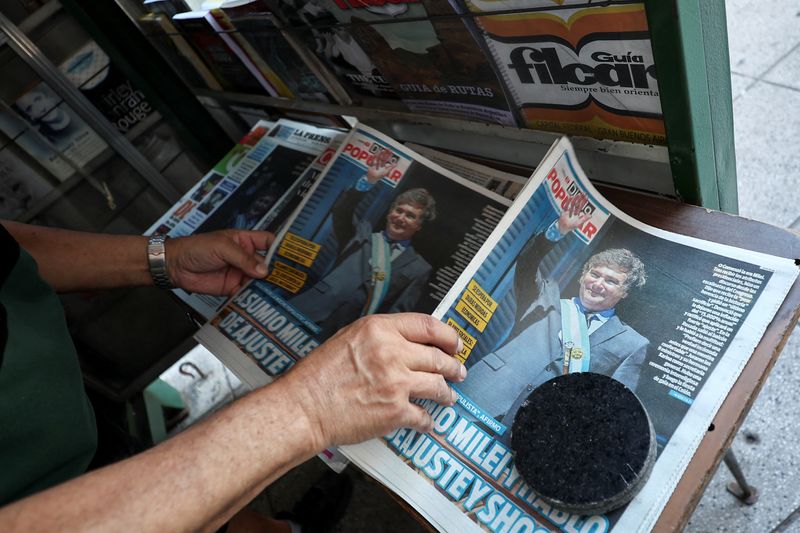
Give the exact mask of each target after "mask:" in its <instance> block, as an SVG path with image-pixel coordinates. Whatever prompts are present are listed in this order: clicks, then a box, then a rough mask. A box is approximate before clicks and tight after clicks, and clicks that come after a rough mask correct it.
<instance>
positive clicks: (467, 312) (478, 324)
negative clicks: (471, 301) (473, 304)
mask: <svg viewBox="0 0 800 533" xmlns="http://www.w3.org/2000/svg"><path fill="white" fill-rule="evenodd" d="M455 310H456V313H458V314H459V315H461V316H463V317H464V318H465V319H467V322H469V323H470V324H472V325H473V326H475V328H476V329H477V330H478V331H480V332H481V333H483V330H484V329H486V321H485V320H484V319H482V318H481V317H479V316H478V315H476V314H475V312H474V311H473V310H472V309H470V307H469V306H468V305H467V304H466V303H465V302H464V301H463V300H459V302H458V303H457V304H456V308H455Z"/></svg>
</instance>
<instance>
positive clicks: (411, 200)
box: [389, 188, 436, 223]
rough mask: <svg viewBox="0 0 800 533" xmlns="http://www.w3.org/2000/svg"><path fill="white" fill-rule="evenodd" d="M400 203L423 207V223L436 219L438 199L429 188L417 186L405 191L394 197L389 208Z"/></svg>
mask: <svg viewBox="0 0 800 533" xmlns="http://www.w3.org/2000/svg"><path fill="white" fill-rule="evenodd" d="M400 204H411V205H415V206H417V207H419V208H421V209H422V222H423V223H424V222H429V221H433V220H436V200H434V199H433V196H431V193H429V192H428V190H427V189H423V188H417V189H409V190H407V191H405V192H404V193H402V194H401V195H399V196H398V197H397V198H395V199H394V202H392V205H391V207H390V208H389V210H392V209H394V208H395V206H398V205H400Z"/></svg>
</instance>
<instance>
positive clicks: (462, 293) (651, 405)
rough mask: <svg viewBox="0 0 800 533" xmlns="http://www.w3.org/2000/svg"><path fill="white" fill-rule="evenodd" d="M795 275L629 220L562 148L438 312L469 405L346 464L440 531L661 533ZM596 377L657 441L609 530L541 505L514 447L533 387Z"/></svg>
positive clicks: (784, 266) (776, 264) (787, 267)
mask: <svg viewBox="0 0 800 533" xmlns="http://www.w3.org/2000/svg"><path fill="white" fill-rule="evenodd" d="M797 273H798V268H797V267H796V266H795V265H794V262H793V261H792V260H790V259H782V258H777V257H773V256H768V255H765V254H760V253H755V252H750V251H746V250H742V249H738V248H733V247H729V246H724V245H719V244H715V243H711V242H708V241H702V240H700V239H695V238H690V237H686V236H682V235H678V234H673V233H669V232H666V231H663V230H659V229H656V228H653V227H650V226H646V225H644V224H641V223H639V222H637V221H635V220H633V219H632V218H630V217H628V216H627V215H625V214H624V213H622V212H621V211H619V210H617V209H616V208H614V207H613V206H612V205H611V204H609V203H608V202H607V201H606V200H605V199H604V198H603V197H602V196H600V194H599V193H598V192H597V191H596V190H595V189H594V188H593V187H592V185H591V184H590V183H589V181H588V180H587V179H586V176H585V174H584V173H583V171H582V170H581V168H580V166H579V164H578V162H577V160H576V158H575V153H574V151H573V150H572V147H571V145H570V144H569V142H568V141H567V140H566V138H564V139H562V140H561V141H559V142H558V143H557V144H556V145H555V146H554V148H552V149H551V150H550V152H549V153H548V155H547V156H546V157H545V159H544V160H543V162H542V163H541V165H540V166H539V168H538V169H537V171H536V173H535V174H534V176H533V177H532V178H531V182H530V183H529V184H528V185H527V186H526V187H525V188H524V189H523V190H522V191H521V192H520V194H519V195H518V196H517V199H516V201H515V202H514V205H513V206H512V207H511V208H510V209H509V210H508V212H507V213H506V215H505V216H504V218H503V220H502V221H501V222H500V223H499V224H498V226H497V228H496V230H495V232H494V233H493V234H492V236H491V237H490V239H489V240H488V241H487V243H486V244H485V245H484V246H483V247H482V248H481V250H480V251H479V252H478V253H477V254H476V255H475V258H474V260H473V261H472V262H471V263H470V265H469V267H468V268H467V269H466V270H465V271H464V273H463V274H462V275H461V277H460V278H459V280H458V282H457V283H456V284H455V285H454V286H453V288H452V290H451V291H450V292H449V293H448V295H447V296H446V297H445V298H444V300H443V301H442V303H441V304H440V305H439V306H438V307H437V309H436V311H435V312H434V316H435V317H437V318H439V319H441V320H442V321H444V322H446V323H447V324H449V325H451V326H452V327H453V328H455V329H456V331H457V332H458V333H459V335H460V337H461V338H462V339H463V341H464V349H463V351H462V352H461V353H460V354H459V358H460V359H461V360H462V361H463V362H464V364H465V365H466V366H467V368H468V369H469V373H468V376H467V379H466V380H465V381H464V382H462V383H459V384H458V385H457V387H454V389H455V390H456V392H458V395H459V400H458V403H457V404H456V405H455V406H453V407H443V406H439V405H437V404H435V403H433V402H428V401H424V402H423V401H421V402H419V403H420V404H421V405H422V406H423V407H425V408H426V409H428V410H429V412H430V413H431V414H432V415H433V417H434V424H435V425H434V430H433V431H432V432H431V433H430V434H420V433H418V432H416V431H412V430H409V429H399V430H397V431H395V432H393V433H391V434H390V435H387V436H386V437H385V438H384V439H380V440H373V441H370V442H367V443H364V444H360V445H355V446H344V447H342V448H341V450H342V451H343V453H344V454H345V455H347V456H348V457H349V458H350V459H351V460H352V461H353V462H355V463H356V464H358V465H359V466H360V467H361V468H363V469H365V470H366V471H368V472H370V473H371V474H372V475H373V476H375V477H376V478H377V479H379V480H380V481H382V482H383V483H385V484H386V485H387V486H389V487H390V488H391V489H392V490H394V491H395V492H397V493H398V494H399V495H401V496H402V497H403V498H405V499H406V500H407V501H408V502H409V503H410V504H411V505H412V506H413V507H414V508H415V509H417V510H418V511H419V512H420V513H421V514H422V515H423V516H425V517H426V518H427V519H428V520H429V521H430V522H431V524H432V525H433V526H434V527H436V528H437V529H439V530H441V531H486V530H489V531H500V530H502V531H536V532H540V531H541V532H544V531H592V532H605V531H610V530H614V531H618V532H625V533H628V532H638V531H642V532H644V531H650V530H651V528H652V526H653V524H654V523H655V521H656V519H657V518H658V516H659V513H660V512H661V510H662V509H663V507H664V505H665V504H666V502H667V500H668V499H669V497H670V495H671V494H672V491H673V490H674V488H675V486H676V484H677V483H678V480H679V479H680V477H681V475H682V473H683V472H684V469H685V467H686V465H687V464H688V462H689V460H690V459H691V458H692V456H693V454H694V452H695V450H696V448H697V446H698V444H699V443H700V441H701V439H702V438H703V436H704V434H705V433H706V431H707V428H708V427H709V424H710V423H711V422H712V420H713V417H714V415H715V413H716V411H717V409H718V408H719V406H720V404H721V403H722V401H723V400H724V399H725V397H726V396H727V394H728V391H729V390H730V388H731V386H732V385H733V383H734V382H735V380H736V379H737V377H738V376H739V373H740V371H741V370H742V368H743V367H744V365H745V364H746V363H747V361H748V359H749V357H750V354H751V353H752V352H753V349H754V348H755V346H756V344H757V343H758V342H759V340H760V339H761V336H762V334H763V333H764V330H765V329H766V327H767V325H768V324H769V322H770V321H771V320H772V318H773V316H774V314H775V312H776V311H777V309H778V307H779V306H780V304H781V302H782V301H783V299H784V297H785V295H786V293H787V292H788V290H789V289H790V287H791V286H792V284H793V282H794V281H795V278H796V277H797ZM586 371H588V372H596V373H601V374H605V375H608V376H611V377H613V378H614V379H616V380H618V381H619V382H621V383H623V384H625V385H626V386H627V387H629V388H630V389H631V390H633V391H635V392H636V394H637V396H638V397H639V398H640V399H641V401H642V403H643V404H644V406H645V408H646V410H647V412H648V414H649V416H650V418H651V420H652V421H653V424H654V426H655V431H656V434H657V436H656V439H657V443H658V459H657V461H656V464H655V467H654V469H653V472H652V474H651V476H650V478H649V480H648V481H647V483H646V484H645V485H644V487H643V489H642V490H641V492H639V493H638V495H636V496H635V497H634V499H633V500H632V501H631V502H630V503H629V504H628V505H627V506H625V507H623V508H621V509H618V510H616V511H613V512H611V513H609V514H607V515H595V516H578V515H572V514H569V513H566V512H563V511H560V510H559V509H557V508H554V507H552V506H550V505H548V504H547V503H545V502H544V501H543V500H541V499H540V498H539V497H538V496H537V495H536V494H535V493H533V492H532V491H531V489H530V488H529V487H528V486H527V484H526V483H525V482H524V481H523V480H522V479H521V477H520V474H519V472H518V471H517V469H516V467H515V466H514V459H513V452H512V450H511V448H510V445H509V442H510V437H511V435H510V433H511V427H512V423H513V420H514V417H515V414H516V411H517V409H518V408H519V407H520V405H521V404H522V402H523V401H524V399H525V398H526V397H527V395H528V394H530V392H531V391H532V390H533V389H534V388H535V387H537V386H538V385H540V384H541V383H543V382H544V381H546V380H548V379H550V378H552V377H554V376H558V375H562V374H565V373H572V372H586ZM623 481H624V480H623Z"/></svg>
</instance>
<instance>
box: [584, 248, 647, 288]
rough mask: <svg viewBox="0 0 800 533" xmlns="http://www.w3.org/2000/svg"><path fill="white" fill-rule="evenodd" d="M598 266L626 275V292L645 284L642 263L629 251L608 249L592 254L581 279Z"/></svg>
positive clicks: (645, 276)
mask: <svg viewBox="0 0 800 533" xmlns="http://www.w3.org/2000/svg"><path fill="white" fill-rule="evenodd" d="M598 266H607V267H609V268H613V269H614V270H616V271H618V272H622V273H624V274H627V277H626V278H625V286H624V289H625V291H626V292H627V291H628V290H629V289H631V288H639V287H643V286H644V284H645V282H647V273H646V272H645V270H644V263H642V261H641V259H639V258H638V257H636V255H635V254H634V253H633V252H631V251H630V250H626V249H625V248H609V249H608V250H603V251H602V252H599V253H596V254H594V255H593V256H592V257H590V258H589V260H588V261H586V264H584V265H583V271H581V277H583V275H584V274H586V273H587V272H589V271H590V270H591V269H593V268H595V267H598Z"/></svg>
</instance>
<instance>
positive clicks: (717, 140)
mask: <svg viewBox="0 0 800 533" xmlns="http://www.w3.org/2000/svg"><path fill="white" fill-rule="evenodd" d="M623 3H628V4H629V3H630V2H623ZM642 3H643V4H644V5H645V7H646V16H647V22H648V27H649V34H650V42H651V45H652V51H653V57H654V61H655V64H656V67H657V69H658V73H659V76H658V80H659V91H660V99H661V104H662V105H661V108H662V113H663V120H664V126H665V129H666V146H654V145H642V144H635V143H629V142H620V141H614V142H611V141H602V140H595V139H588V138H585V139H580V138H579V139H576V142H575V146H576V148H577V150H578V152H579V155H580V158H581V161H582V162H583V165H584V167H586V170H587V172H588V174H589V175H590V177H591V178H592V179H593V181H595V182H596V183H601V184H602V183H608V184H611V185H615V186H621V187H624V188H627V189H630V190H637V191H643V192H649V193H654V194H657V195H660V196H667V197H673V198H676V199H679V200H681V201H683V202H686V203H691V204H694V205H701V206H703V207H708V208H712V209H720V210H723V211H726V212H732V213H735V212H736V211H737V196H736V169H735V157H734V149H733V119H732V106H731V85H730V70H729V67H728V64H729V62H728V50H727V33H726V27H725V6H724V1H723V0H712V1H705V0H703V1H701V0H671V1H668V2H664V1H660V0H644V1H643V2H642ZM101 4H102V3H101ZM118 4H119V5H120V6H121V7H122V8H123V9H124V10H125V14H122V13H121V12H118V13H117V14H116V16H115V15H114V13H113V12H112V11H113V10H111V9H109V6H103V5H99V4H98V3H97V2H89V1H87V0H66V1H65V2H64V5H65V7H66V8H68V9H69V10H70V11H74V12H75V13H81V14H82V18H83V19H84V20H86V22H87V24H89V25H92V27H91V29H92V30H93V34H96V36H95V38H96V39H100V38H101V36H105V38H107V39H109V40H110V41H114V42H115V43H116V44H117V45H118V46H119V47H120V50H121V51H122V52H123V53H124V54H125V55H126V57H131V58H133V61H137V60H136V58H137V57H138V58H139V60H138V62H136V63H135V65H136V68H137V69H139V70H140V71H141V74H142V76H143V77H145V78H148V79H150V80H151V81H152V82H153V83H154V84H155V85H158V80H159V78H160V77H161V72H159V71H158V70H157V68H158V67H154V66H153V65H149V64H148V62H147V61H146V60H143V59H144V58H143V57H142V56H146V55H147V54H143V51H142V50H141V49H138V50H137V49H136V48H137V47H139V48H141V47H140V46H139V44H138V43H137V44H136V45H133V44H126V43H121V42H119V39H113V35H114V32H127V33H129V32H130V27H131V26H132V21H136V20H137V19H138V17H139V16H141V15H142V14H143V13H144V10H143V8H142V5H141V2H134V1H125V2H118ZM554 4H563V3H554ZM582 5H585V6H590V5H593V6H597V5H601V6H602V5H603V3H602V2H601V3H597V2H595V3H592V2H588V1H587V2H586V3H585V4H580V3H578V2H568V3H567V4H566V5H563V6H562V7H563V8H574V7H576V6H577V7H581V6H582ZM112 7H113V6H112ZM551 8H552V7H551ZM536 9H541V8H536ZM516 11H521V10H516ZM126 16H127V17H126ZM461 16H465V17H470V16H471V15H461ZM122 19H124V20H122ZM99 20H102V21H103V24H102V25H100V24H98V23H97V22H96V21H99ZM344 26H347V25H344ZM126 27H127V31H126ZM289 31H290V32H291V31H293V30H292V28H289ZM137 37H141V36H137ZM149 54H150V55H158V53H156V52H155V51H154V50H151V51H150V52H149ZM328 77H330V73H328ZM162 85H165V84H162ZM163 88H164V90H165V91H171V92H174V91H175V90H176V89H175V87H174V86H170V87H166V86H165V87H163ZM191 90H192V92H193V93H194V95H196V96H197V97H198V98H200V100H201V102H203V103H204V104H205V105H206V107H207V108H208V109H209V110H210V111H212V112H213V113H214V116H215V117H216V118H219V119H220V120H221V121H222V122H221V123H224V124H225V125H226V126H227V130H228V131H229V133H230V135H231V136H232V138H233V139H234V140H235V139H238V138H240V137H241V135H242V134H243V133H244V128H243V126H238V127H237V126H236V124H235V123H234V121H235V120H236V119H235V118H231V117H238V115H237V113H236V111H235V109H234V108H235V107H236V106H237V105H238V106H249V107H254V106H255V107H260V108H262V109H265V110H266V111H268V112H269V113H274V114H278V115H287V114H288V115H289V116H290V117H291V116H297V115H298V114H305V116H307V117H308V116H309V115H313V114H323V115H328V116H342V115H349V116H353V117H356V118H357V119H359V120H361V121H363V122H365V123H366V124H368V125H370V126H372V127H376V128H377V129H379V130H381V131H383V132H384V133H386V134H388V135H390V136H392V137H394V138H396V139H398V140H401V141H412V142H416V143H419V144H428V145H430V146H432V147H434V148H440V149H443V150H448V149H450V150H455V151H459V152H463V153H469V154H473V155H478V156H482V157H486V158H488V159H493V160H496V161H503V162H508V163H515V164H520V165H527V166H532V165H534V164H535V163H536V162H537V161H539V160H540V159H541V156H542V155H543V154H544V152H545V151H546V150H547V148H548V147H549V146H550V144H551V143H552V140H553V138H554V134H552V133H544V132H541V131H536V130H529V129H517V128H512V127H503V126H498V125H491V124H485V123H478V122H468V121H464V120H455V119H447V118H440V117H438V116H433V115H430V114H423V113H413V112H410V111H407V110H405V108H404V107H402V106H401V105H400V104H399V102H398V101H396V100H395V101H393V100H389V99H374V98H373V99H370V98H358V101H357V102H356V103H355V104H353V103H351V102H346V103H345V105H342V104H323V103H318V102H310V101H305V100H298V99H286V98H276V97H270V96H265V95H263V94H261V95H258V94H244V93H237V92H230V91H212V90H209V89H200V88H198V87H192V89H191ZM187 98H191V96H189V95H188V94H187ZM224 111H228V113H224ZM194 129H195V130H196V128H194Z"/></svg>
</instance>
